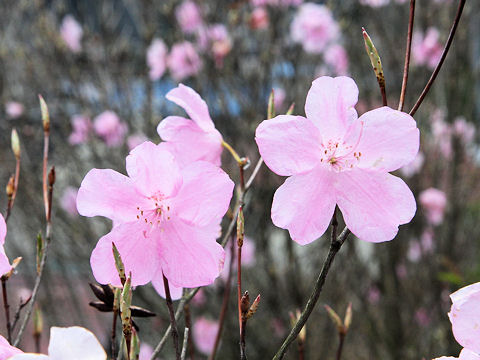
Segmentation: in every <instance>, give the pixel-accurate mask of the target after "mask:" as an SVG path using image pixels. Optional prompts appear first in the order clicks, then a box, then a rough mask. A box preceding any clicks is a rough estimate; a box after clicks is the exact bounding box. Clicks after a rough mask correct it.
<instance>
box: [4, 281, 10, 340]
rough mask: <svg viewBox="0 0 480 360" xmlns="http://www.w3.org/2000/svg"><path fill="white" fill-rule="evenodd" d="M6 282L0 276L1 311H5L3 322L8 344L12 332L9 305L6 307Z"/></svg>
mask: <svg viewBox="0 0 480 360" xmlns="http://www.w3.org/2000/svg"><path fill="white" fill-rule="evenodd" d="M7 280H8V279H5V278H4V277H3V276H2V294H3V309H4V311H5V322H6V326H7V339H8V342H9V343H10V342H11V341H12V330H11V323H10V305H8V297H7Z"/></svg>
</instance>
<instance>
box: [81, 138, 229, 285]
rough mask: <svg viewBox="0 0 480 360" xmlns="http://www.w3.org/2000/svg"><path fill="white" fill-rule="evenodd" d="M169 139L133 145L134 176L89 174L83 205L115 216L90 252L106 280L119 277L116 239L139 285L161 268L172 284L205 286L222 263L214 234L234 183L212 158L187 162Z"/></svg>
mask: <svg viewBox="0 0 480 360" xmlns="http://www.w3.org/2000/svg"><path fill="white" fill-rule="evenodd" d="M163 145H164V144H160V145H155V144H153V143H151V142H145V143H143V144H141V145H139V146H137V147H136V148H135V149H133V150H132V151H131V152H130V155H128V157H127V160H126V168H127V173H128V176H125V175H122V174H120V173H118V172H116V171H113V170H110V169H92V170H90V171H89V172H88V174H87V175H86V176H85V179H83V181H82V185H81V187H80V190H79V191H78V196H77V208H78V212H79V213H80V214H82V215H84V216H97V215H99V216H105V217H108V218H110V219H111V220H113V223H114V225H115V226H114V227H113V229H112V230H111V232H110V233H108V234H107V235H105V236H103V237H102V238H101V239H100V240H99V241H98V243H97V246H96V247H95V249H94V250H93V253H92V256H91V258H90V264H91V266H92V270H93V274H94V276H95V278H96V279H97V281H98V282H99V283H101V284H109V283H110V284H113V285H119V284H120V283H119V278H118V274H117V271H116V269H115V264H114V259H113V255H112V242H114V243H115V245H116V246H117V248H118V251H119V252H120V255H121V256H122V259H123V262H124V263H125V269H126V272H127V273H128V272H130V271H131V272H132V285H134V286H136V285H143V284H146V283H148V282H150V281H152V280H154V282H156V283H157V284H159V282H160V280H159V279H161V278H162V273H163V274H165V276H166V277H167V279H168V280H169V283H170V286H173V287H196V286H203V285H208V284H211V283H212V282H213V281H214V280H215V278H216V277H217V276H218V274H219V273H220V271H221V270H222V266H223V261H224V251H223V248H222V247H221V246H220V245H219V244H218V243H217V242H216V241H215V239H216V238H217V234H218V224H219V223H220V221H221V219H222V217H223V215H224V214H225V212H226V211H227V209H228V206H229V203H230V199H231V197H232V191H233V182H232V181H231V180H230V178H229V177H228V175H227V174H225V172H223V170H221V169H220V168H218V167H216V166H214V165H212V164H210V163H208V162H205V161H198V162H194V163H191V164H189V165H187V166H185V167H184V168H180V167H179V165H178V163H177V161H176V159H175V157H174V156H173V155H172V154H171V153H170V152H169V151H167V150H166V147H165V146H163Z"/></svg>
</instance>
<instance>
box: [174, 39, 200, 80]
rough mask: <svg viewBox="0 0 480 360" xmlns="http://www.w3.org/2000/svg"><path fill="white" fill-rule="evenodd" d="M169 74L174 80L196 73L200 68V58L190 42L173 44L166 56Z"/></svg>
mask: <svg viewBox="0 0 480 360" xmlns="http://www.w3.org/2000/svg"><path fill="white" fill-rule="evenodd" d="M167 65H168V68H169V70H170V74H171V75H172V77H173V78H174V80H176V81H181V80H183V79H185V78H187V77H189V76H193V75H196V74H197V73H198V72H199V71H200V69H201V68H202V60H201V59H200V57H199V56H198V53H197V50H195V47H194V46H193V44H192V43H191V42H188V41H184V42H181V43H177V44H175V45H173V47H172V50H171V51H170V54H169V55H168V57H167Z"/></svg>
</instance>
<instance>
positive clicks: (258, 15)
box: [250, 7, 270, 30]
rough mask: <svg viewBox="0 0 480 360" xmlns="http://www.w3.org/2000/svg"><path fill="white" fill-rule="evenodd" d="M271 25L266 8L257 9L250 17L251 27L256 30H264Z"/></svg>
mask: <svg viewBox="0 0 480 360" xmlns="http://www.w3.org/2000/svg"><path fill="white" fill-rule="evenodd" d="M269 24H270V17H269V16H268V11H267V9H265V8H264V7H256V8H255V9H253V11H252V15H250V27H251V28H252V29H254V30H264V29H266V28H268V25H269Z"/></svg>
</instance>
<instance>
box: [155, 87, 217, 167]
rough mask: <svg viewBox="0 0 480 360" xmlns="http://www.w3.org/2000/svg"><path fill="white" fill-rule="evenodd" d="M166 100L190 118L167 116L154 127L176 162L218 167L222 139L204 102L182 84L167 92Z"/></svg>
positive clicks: (193, 91)
mask: <svg viewBox="0 0 480 360" xmlns="http://www.w3.org/2000/svg"><path fill="white" fill-rule="evenodd" d="M166 98H167V99H168V100H170V101H173V102H174V103H175V104H177V105H178V106H181V107H182V108H184V109H185V111H186V112H187V114H188V115H189V116H190V119H186V118H183V117H180V116H168V117H166V118H165V119H163V120H162V121H161V122H160V124H159V125H158V127H157V131H158V134H159V135H160V137H161V138H162V140H163V141H166V142H167V144H168V146H169V148H170V151H171V152H172V153H173V154H175V157H176V158H177V161H178V162H179V163H180V164H181V165H185V164H188V163H191V162H193V161H197V160H204V161H208V162H211V163H213V164H215V165H217V166H220V164H221V155H222V149H223V148H222V141H223V139H222V135H220V133H219V132H218V130H217V129H215V125H214V124H213V121H212V119H211V117H210V114H209V112H208V107H207V104H206V103H205V101H203V100H202V98H201V97H200V95H198V94H197V93H196V92H195V90H193V89H192V88H189V87H188V86H185V85H183V84H180V85H178V87H176V88H174V89H172V90H170V91H169V92H168V94H167V95H166Z"/></svg>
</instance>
